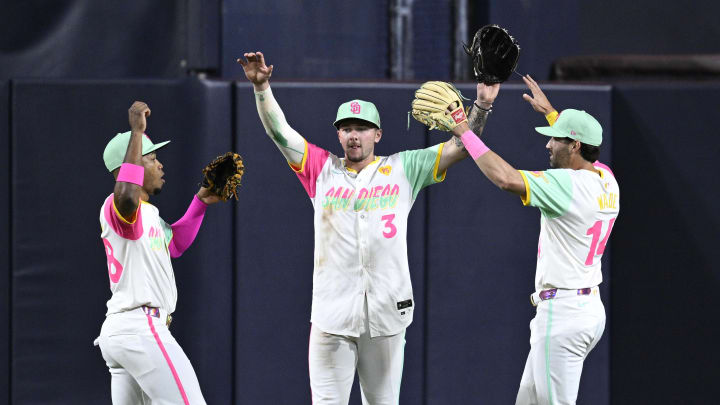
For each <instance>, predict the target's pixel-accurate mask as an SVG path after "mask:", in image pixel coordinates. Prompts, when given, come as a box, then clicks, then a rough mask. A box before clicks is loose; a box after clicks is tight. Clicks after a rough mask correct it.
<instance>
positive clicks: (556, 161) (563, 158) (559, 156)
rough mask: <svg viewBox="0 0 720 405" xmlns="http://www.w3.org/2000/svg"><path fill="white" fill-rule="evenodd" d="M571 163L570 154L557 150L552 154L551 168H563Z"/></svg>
mask: <svg viewBox="0 0 720 405" xmlns="http://www.w3.org/2000/svg"><path fill="white" fill-rule="evenodd" d="M569 163H570V154H569V153H563V152H561V151H557V152H555V153H553V154H552V155H550V168H552V169H563V168H565V167H568V165H569Z"/></svg>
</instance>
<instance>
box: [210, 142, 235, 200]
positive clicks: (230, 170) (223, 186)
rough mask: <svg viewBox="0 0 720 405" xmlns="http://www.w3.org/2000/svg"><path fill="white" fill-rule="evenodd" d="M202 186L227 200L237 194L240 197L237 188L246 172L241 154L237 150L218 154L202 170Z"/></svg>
mask: <svg viewBox="0 0 720 405" xmlns="http://www.w3.org/2000/svg"><path fill="white" fill-rule="evenodd" d="M202 173H203V181H202V186H203V187H205V188H207V189H209V190H210V191H211V192H213V193H214V194H216V195H217V196H219V197H220V199H221V200H223V201H227V200H228V199H229V198H230V197H232V196H235V199H236V200H237V199H238V196H237V188H238V187H239V186H240V180H241V179H242V176H243V173H245V166H244V165H243V160H242V157H241V156H240V155H238V154H237V153H235V152H227V153H226V154H224V155H222V156H218V157H217V158H215V160H213V161H212V162H210V163H208V165H207V166H205V168H204V169H203V170H202Z"/></svg>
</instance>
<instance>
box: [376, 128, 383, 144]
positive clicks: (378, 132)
mask: <svg viewBox="0 0 720 405" xmlns="http://www.w3.org/2000/svg"><path fill="white" fill-rule="evenodd" d="M380 138H382V129H376V130H375V143H378V142H380Z"/></svg>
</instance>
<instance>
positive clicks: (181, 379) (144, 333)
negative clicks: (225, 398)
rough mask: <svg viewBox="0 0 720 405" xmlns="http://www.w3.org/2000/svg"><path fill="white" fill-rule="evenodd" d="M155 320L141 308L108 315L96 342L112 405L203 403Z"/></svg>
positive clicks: (186, 364) (184, 361) (181, 357)
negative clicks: (105, 367)
mask: <svg viewBox="0 0 720 405" xmlns="http://www.w3.org/2000/svg"><path fill="white" fill-rule="evenodd" d="M165 317H166V313H165V312H164V311H162V312H161V316H160V318H156V317H153V316H150V315H147V314H145V312H144V311H143V310H142V308H137V309H134V310H131V311H127V312H123V313H118V314H111V315H108V316H107V318H106V319H105V322H104V323H103V326H102V330H101V332H100V337H99V338H98V340H97V341H98V342H99V345H100V350H101V352H102V356H103V359H105V362H106V364H107V366H108V368H109V369H110V376H111V392H112V403H113V405H137V404H142V405H147V404H153V405H166V404H168V405H169V404H173V405H174V404H180V405H189V404H190V405H196V404H197V405H204V404H205V400H204V399H203V396H202V392H201V391H200V384H199V383H198V380H197V376H196V375H195V370H194V369H193V367H192V365H191V364H190V360H188V358H187V356H186V355H185V352H183V350H182V348H181V347H180V345H178V343H177V342H176V341H175V338H174V337H173V336H172V335H171V334H170V330H169V329H168V328H167V326H166V325H165Z"/></svg>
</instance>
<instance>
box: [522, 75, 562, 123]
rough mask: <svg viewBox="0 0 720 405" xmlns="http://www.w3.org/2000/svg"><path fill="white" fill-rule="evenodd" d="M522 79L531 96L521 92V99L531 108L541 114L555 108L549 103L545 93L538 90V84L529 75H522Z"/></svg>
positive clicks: (546, 113)
mask: <svg viewBox="0 0 720 405" xmlns="http://www.w3.org/2000/svg"><path fill="white" fill-rule="evenodd" d="M523 81H524V82H525V85H526V86H527V87H528V89H530V92H531V93H532V97H530V96H529V95H527V94H523V96H522V97H523V100H525V101H527V102H528V103H530V105H531V106H532V108H533V110H535V111H537V112H539V113H542V114H543V115H548V114H550V113H551V112H553V111H555V108H553V106H552V105H551V104H550V101H549V100H548V98H547V97H546V96H545V93H543V92H542V90H540V86H538V84H537V83H536V82H535V80H533V78H532V77H530V75H525V76H523Z"/></svg>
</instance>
